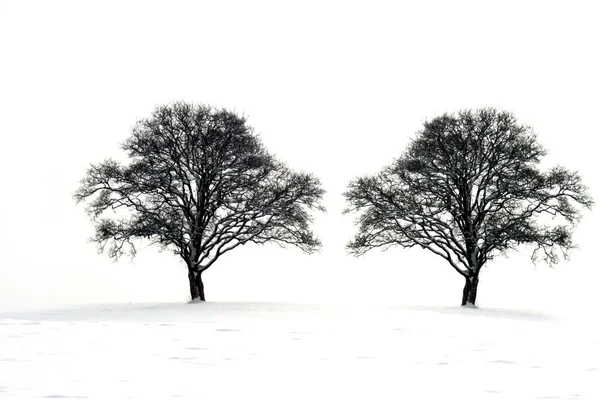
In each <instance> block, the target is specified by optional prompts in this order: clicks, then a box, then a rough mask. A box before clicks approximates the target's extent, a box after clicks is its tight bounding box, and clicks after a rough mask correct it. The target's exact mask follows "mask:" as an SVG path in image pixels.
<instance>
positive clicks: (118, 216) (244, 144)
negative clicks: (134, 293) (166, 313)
mask: <svg viewBox="0 0 600 400" xmlns="http://www.w3.org/2000/svg"><path fill="white" fill-rule="evenodd" d="M122 149H123V150H124V151H125V152H126V154H127V156H128V157H129V160H130V161H129V163H128V164H125V165H122V164H120V163H118V162H116V161H113V160H111V159H108V160H106V161H104V162H102V163H100V164H95V165H92V166H91V167H90V168H89V170H88V171H87V173H86V175H85V178H84V179H83V180H82V181H81V186H80V188H79V189H78V190H77V192H76V193H75V195H74V197H75V200H76V201H77V202H82V201H86V202H87V208H86V210H87V212H88V213H89V215H90V216H91V218H92V220H93V222H94V224H95V228H96V234H95V237H94V238H93V241H95V242H96V243H97V244H98V246H99V249H100V251H104V250H107V251H108V255H109V256H110V257H113V258H118V257H119V256H121V255H122V254H123V253H125V252H128V253H130V254H131V255H132V256H133V255H135V241H136V239H147V240H148V241H149V242H150V243H151V244H154V245H157V246H158V247H159V248H162V249H167V250H170V251H172V252H173V253H175V254H177V255H179V256H180V257H181V258H182V259H183V260H184V262H185V263H186V265H187V269H188V277H189V283H190V294H191V297H192V299H200V300H205V296H204V285H203V282H202V273H203V272H204V271H206V270H207V269H208V268H210V267H211V266H212V265H213V264H214V263H215V262H216V261H217V260H218V259H219V257H220V256H222V255H223V254H225V253H227V252H228V251H230V250H233V249H235V248H236V247H238V246H239V245H243V244H246V243H249V242H252V243H266V242H275V243H278V244H280V245H292V246H296V247H298V248H300V249H302V250H303V251H305V252H307V253H310V252H313V251H315V250H316V249H318V248H319V247H320V242H319V240H318V239H317V238H316V237H315V236H314V235H313V233H312V232H311V231H310V229H309V225H310V223H311V221H312V217H311V211H316V210H320V211H323V210H324V208H323V206H322V204H321V198H322V195H323V193H324V191H323V190H322V188H321V185H320V182H319V180H318V179H317V178H315V177H314V176H312V175H309V174H306V173H296V172H293V171H291V170H290V169H289V168H288V167H287V166H286V165H284V164H283V163H281V162H279V161H277V160H276V159H275V158H274V157H273V156H272V155H271V154H269V153H268V152H267V151H266V150H265V148H264V146H263V145H262V143H261V141H260V140H259V138H258V137H257V136H256V135H254V134H253V131H252V128H251V127H249V126H248V124H247V123H246V119H245V118H242V117H240V116H238V115H236V114H234V113H232V112H229V111H227V110H216V109H214V108H211V107H209V106H204V105H192V104H187V103H182V102H179V103H174V104H171V105H167V106H163V107H159V108H157V109H156V110H155V111H154V113H153V114H152V116H151V117H150V118H148V119H143V120H141V121H139V122H138V123H137V124H136V125H135V127H134V128H133V132H132V135H131V137H130V138H129V139H128V140H127V141H125V143H124V144H122Z"/></svg>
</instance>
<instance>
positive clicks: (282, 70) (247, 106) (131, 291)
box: [0, 0, 600, 310]
mask: <svg viewBox="0 0 600 400" xmlns="http://www.w3.org/2000/svg"><path fill="white" fill-rule="evenodd" d="M595 3H597V2H594V1H589V2H582V1H570V2H553V1H529V2H524V1H502V2H500V1H498V2H481V1H470V2H467V1H453V2H446V1H419V2H411V4H408V2H398V1H390V2H383V1H368V2H367V1H365V2H350V1H343V2H333V1H331V2H326V1H303V2H295V5H291V3H289V2H281V1H273V2H266V1H252V2H250V1H210V2H209V1H194V2H192V1H189V2H186V1H163V2H151V1H138V2H134V1H128V2H123V1H96V2H82V1H52V2H49V1H23V0H20V1H6V0H0V122H1V125H0V126H1V140H2V141H1V142H0V143H1V145H0V174H1V175H0V177H1V182H2V186H1V187H2V192H1V196H0V235H1V237H0V310H1V309H9V308H22V307H47V306H54V305H58V304H67V303H82V302H83V303H87V302H122V301H182V300H185V299H186V297H187V296H188V293H187V291H188V289H187V278H186V272H185V269H184V267H183V266H182V265H181V263H180V262H179V260H178V259H177V258H175V257H174V256H171V255H169V254H167V253H162V254H158V253H156V252H155V251H154V250H152V249H147V250H145V251H143V252H142V253H141V255H140V256H139V258H137V259H135V260H134V261H133V262H132V261H130V260H129V259H127V258H124V259H122V260H121V261H119V262H118V263H113V262H112V261H111V260H110V259H109V258H108V257H107V256H105V255H98V254H97V253H96V250H95V247H94V246H93V245H92V244H89V243H87V238H88V237H89V236H91V234H92V225H91V223H90V222H89V221H88V220H87V217H86V216H85V213H84V211H83V207H82V206H76V205H75V204H74V202H73V201H72V198H71V196H72V193H73V191H74V190H75V189H76V188H77V186H78V181H79V179H81V178H82V177H83V174H84V172H85V169H86V168H87V166H88V165H89V164H90V163H92V162H99V161H101V160H103V159H104V158H107V157H111V156H116V157H118V156H119V149H118V144H119V143H120V142H121V141H123V140H124V139H125V138H126V137H127V136H128V135H129V133H130V128H131V127H132V126H133V124H134V123H135V121H136V120H137V119H139V118H143V117H146V116H148V115H149V114H150V113H151V111H152V110H153V109H154V107H155V106H156V105H161V104H165V103H168V102H170V101H172V100H185V101H190V102H202V103H208V104H213V105H216V106H224V107H228V108H231V109H234V110H236V111H238V112H240V113H243V114H245V115H247V116H249V121H250V124H251V125H252V126H254V127H255V129H256V131H257V132H260V133H261V136H262V138H263V141H264V142H265V144H266V146H267V148H268V149H269V150H270V151H272V152H274V153H276V154H277V155H278V157H279V158H281V159H282V160H284V161H286V162H288V164H289V165H290V166H291V167H293V168H295V169H303V170H306V171H310V172H314V173H315V174H316V175H318V176H319V177H320V178H321V179H322V181H323V184H324V187H325V189H326V190H327V191H328V194H327V196H326V198H325V202H326V206H327V208H328V213H327V214H326V215H324V216H321V217H320V218H319V220H318V223H317V225H316V226H315V229H317V230H318V232H319V235H320V237H321V239H322V241H323V243H324V250H323V252H322V253H321V254H318V255H315V256H305V255H302V254H301V252H300V251H299V250H295V249H289V250H281V249H279V248H276V247H273V246H264V247H257V246H254V247H252V246H250V245H249V246H247V247H244V248H241V249H238V250H236V251H235V252H232V253H229V254H227V255H226V256H224V257H223V258H222V259H220V260H219V262H218V263H217V264H216V265H215V266H214V267H213V268H211V270H209V272H207V274H206V276H205V281H206V293H207V298H208V299H209V300H270V301H282V300H289V301H297V302H314V301H368V300H376V301H379V300H382V301H383V300H385V301H405V300H406V299H408V298H411V299H412V301H416V302H439V303H442V304H446V305H455V304H458V301H459V300H460V294H461V290H462V281H461V278H460V277H459V276H458V275H457V274H456V273H455V272H454V271H453V270H452V269H451V268H450V267H449V266H447V265H445V264H444V261H443V260H441V259H438V258H436V257H433V256H430V255H429V254H426V253H424V251H419V250H410V251H406V250H402V249H395V250H390V251H388V252H386V253H383V254H378V253H373V254H369V255H367V256H365V257H362V258H360V259H353V258H351V257H350V256H348V255H346V253H345V250H344V244H345V242H346V241H347V240H348V239H349V238H350V236H351V235H352V232H353V228H352V224H351V222H352V219H351V218H348V217H342V216H341V215H340V211H341V209H342V208H343V202H342V197H341V193H342V192H343V191H344V189H345V186H346V184H347V182H348V181H349V180H350V179H352V178H353V177H355V176H357V175H362V174H366V173H373V172H376V171H377V170H379V169H380V168H381V167H383V166H384V165H386V164H388V163H389V162H390V161H391V160H392V159H393V158H394V157H396V156H398V155H400V153H401V152H402V151H403V149H404V147H405V145H406V144H407V142H408V140H409V138H410V137H412V136H413V135H414V132H415V131H416V130H417V129H419V128H420V126H421V124H422V122H423V120H424V119H426V118H429V117H432V116H435V115H436V114H439V113H442V112H445V111H455V110H457V109H459V108H475V107H482V106H495V107H499V108H504V109H508V110H510V111H513V112H515V114H516V115H517V117H518V118H519V119H520V121H522V122H524V123H527V124H529V125H531V126H533V128H534V129H535V130H536V131H537V133H538V134H539V138H540V141H541V143H542V144H544V145H545V146H546V147H547V148H548V149H549V151H550V156H549V157H548V160H549V161H550V162H551V163H552V164H556V163H560V164H563V165H565V166H567V167H569V168H571V169H576V170H579V171H580V173H581V174H582V175H583V177H584V179H585V182H586V183H587V184H588V185H589V186H590V188H591V192H592V195H593V196H594V197H595V198H596V199H600V190H599V187H598V181H599V180H598V177H599V172H598V169H597V167H596V166H597V152H598V151H597V136H598V133H599V128H598V124H597V117H598V110H599V109H600V107H599V106H600V100H599V93H600V78H599V74H598V71H600V56H599V54H600V53H599V52H598V39H599V38H600V25H599V24H598V18H599V17H600V13H599V11H600V10H599V6H598V5H597V4H595ZM598 222H600V221H599V218H598V213H597V211H593V212H591V213H590V212H588V213H586V215H585V218H584V222H583V223H582V224H581V225H580V228H579V229H578V231H577V235H576V241H577V242H578V243H579V244H580V246H581V248H580V250H579V251H577V252H575V253H574V254H573V257H572V260H571V261H570V262H567V263H562V264H560V265H559V267H558V268H556V269H554V270H548V269H547V268H545V267H544V266H543V265H539V266H538V267H537V268H536V269H535V270H534V269H533V267H532V266H531V264H530V263H529V260H528V258H527V256H526V254H525V253H523V254H520V255H519V254H517V255H514V256H513V257H511V258H509V259H498V260H497V261H494V262H493V263H492V264H491V265H490V266H489V269H487V270H486V271H484V272H483V274H482V278H481V279H482V283H481V289H480V295H479V300H480V302H481V304H483V305H495V306H519V307H538V306H541V304H548V302H551V304H552V305H555V306H558V305H560V304H562V305H563V306H565V307H566V306H570V305H575V304H577V305H580V304H581V303H585V304H590V303H593V302H594V301H597V300H598V296H597V295H595V294H593V293H592V292H593V290H594V289H595V288H596V286H597V284H598V280H599V278H600V273H599V272H598V271H597V269H598V261H597V260H596V248H595V244H596V240H595V239H596V234H595V230H596V229H595V228H596V226H597V224H598ZM515 273H519V274H522V277H523V282H517V281H515V278H514V276H515ZM529 285H530V286H529ZM526 289H527V291H526ZM559 290H560V292H559Z"/></svg>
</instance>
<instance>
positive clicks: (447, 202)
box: [344, 108, 593, 305]
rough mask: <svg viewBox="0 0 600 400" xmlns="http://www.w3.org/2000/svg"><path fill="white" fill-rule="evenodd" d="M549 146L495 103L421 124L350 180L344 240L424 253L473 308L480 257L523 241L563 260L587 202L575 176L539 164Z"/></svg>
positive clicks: (353, 246)
mask: <svg viewBox="0 0 600 400" xmlns="http://www.w3.org/2000/svg"><path fill="white" fill-rule="evenodd" d="M545 154H546V151H545V150H544V149H543V148H542V147H541V146H540V145H539V144H538V143H537V139H536V136H535V135H534V133H533V132H532V130H531V129H530V128H529V127H526V126H523V125H521V124H519V123H518V122H517V120H516V119H515V117H514V115H512V114H511V113H508V112H502V111H497V110H495V109H491V108H488V109H481V110H475V111H471V110H468V111H462V112H459V113H457V114H453V115H450V114H445V115H442V116H441V117H437V118H434V119H433V120H431V121H428V122H425V124H424V128H423V129H422V130H421V131H419V132H418V133H417V135H416V138H415V139H414V140H412V142H411V143H410V145H409V146H408V149H407V151H406V152H405V153H404V154H403V155H402V156H401V157H400V158H399V159H397V160H396V161H395V162H394V163H393V164H392V165H390V166H388V167H386V168H385V169H384V170H383V171H381V172H380V173H379V174H377V175H376V176H368V177H363V178H358V179H355V180H353V181H352V182H351V183H350V184H349V187H348V190H347V192H346V193H345V194H344V195H345V198H346V201H347V204H348V207H347V208H346V210H345V212H346V213H348V212H357V213H359V217H358V220H357V226H358V233H357V234H356V236H355V238H354V239H353V240H352V241H351V242H350V243H349V244H348V248H349V250H350V252H351V253H353V254H355V255H361V254H363V253H365V252H367V251H369V250H371V249H373V248H378V247H380V248H384V249H385V248H389V247H390V246H395V245H398V246H401V247H407V248H409V247H414V246H418V247H421V248H424V249H427V250H429V251H431V252H433V253H434V254H436V255H438V256H440V257H442V258H444V259H445V260H446V261H447V262H448V263H450V265H451V266H452V267H453V268H454V269H455V270H456V271H457V272H458V273H459V274H461V275H462V276H463V277H464V278H465V281H466V282H465V286H464V290H463V296H462V303H461V304H462V305H467V304H472V305H474V304H475V300H476V296H477V285H478V282H479V273H480V271H481V268H482V267H483V266H484V265H485V264H486V262H487V261H489V260H491V259H493V257H494V256H496V255H498V254H505V253H506V252H507V251H508V250H512V249H514V248H516V247H517V246H519V245H521V244H529V245H533V246H534V247H533V254H532V259H533V260H534V261H535V259H536V258H537V257H538V256H539V255H542V257H543V259H544V260H545V261H546V262H548V263H549V264H554V263H556V262H557V261H558V259H559V255H560V254H561V253H562V255H563V256H564V257H566V256H568V253H569V250H571V249H572V248H573V247H574V245H573V243H572V229H573V228H574V226H575V224H576V223H577V222H578V220H579V219H580V212H579V211H578V207H577V206H584V207H587V208H591V206H592V205H593V201H592V199H591V197H590V196H589V195H588V192H587V188H586V187H585V186H584V185H582V183H581V179H580V177H579V175H578V174H577V173H575V172H571V171H568V170H566V169H565V168H563V167H554V168H552V169H550V170H549V171H547V172H543V171H541V170H540V169H539V163H540V160H541V158H542V157H543V156H544V155H545Z"/></svg>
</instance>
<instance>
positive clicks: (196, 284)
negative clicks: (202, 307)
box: [188, 271, 206, 301]
mask: <svg viewBox="0 0 600 400" xmlns="http://www.w3.org/2000/svg"><path fill="white" fill-rule="evenodd" d="M188 278H189V280H190V296H191V298H192V300H196V299H199V300H201V301H206V298H205V297H204V283H203V282H202V272H194V271H189V273H188Z"/></svg>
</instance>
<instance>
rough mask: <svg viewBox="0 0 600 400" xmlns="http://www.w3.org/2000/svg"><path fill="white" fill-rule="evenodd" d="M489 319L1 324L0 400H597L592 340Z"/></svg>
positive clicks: (52, 317)
mask: <svg viewBox="0 0 600 400" xmlns="http://www.w3.org/2000/svg"><path fill="white" fill-rule="evenodd" d="M598 333H599V331H598V329H597V328H595V327H591V326H587V327H586V326H585V325H584V324H583V323H582V322H576V321H573V320H568V319H561V318H557V317H552V316H547V315H540V314H535V313H526V312H518V311H505V310H498V309H465V308H459V307H448V308H443V307H416V306H412V307H408V306H406V307H403V306H387V307H384V306H376V305H369V306H366V305H364V306H319V305H304V306H303V305H292V304H269V303H246V304H245V303H210V302H209V303H204V304H202V303H200V304H160V305H114V306H107V305H103V306H85V307H78V308H71V309H66V310H60V311H38V312H19V313H16V312H12V313H6V312H5V313H0V343H1V346H0V397H2V398H4V397H6V398H19V399H24V398H31V399H34V398H46V399H52V398H54V399H58V398H64V399H202V398H204V399H240V398H247V399H348V398H361V399H454V398H460V399H600V335H599V334H598Z"/></svg>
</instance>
